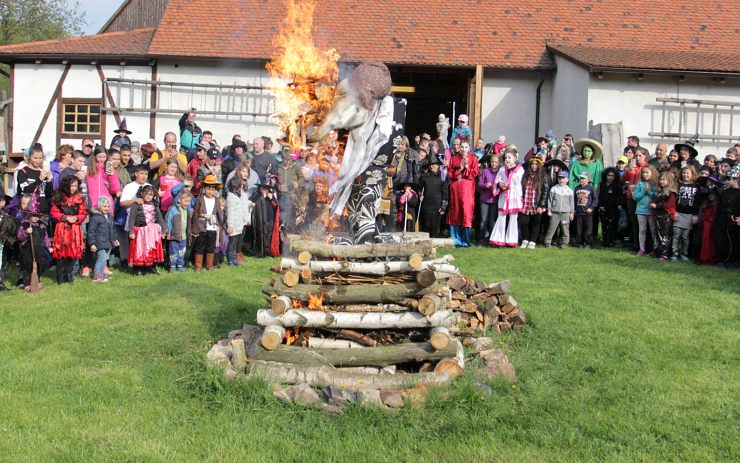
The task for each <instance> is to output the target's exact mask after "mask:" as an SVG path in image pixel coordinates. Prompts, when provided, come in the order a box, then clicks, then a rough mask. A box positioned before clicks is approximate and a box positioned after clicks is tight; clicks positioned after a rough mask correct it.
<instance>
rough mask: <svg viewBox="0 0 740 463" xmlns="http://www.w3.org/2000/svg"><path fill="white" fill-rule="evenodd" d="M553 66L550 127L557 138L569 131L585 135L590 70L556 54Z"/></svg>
mask: <svg viewBox="0 0 740 463" xmlns="http://www.w3.org/2000/svg"><path fill="white" fill-rule="evenodd" d="M555 65H556V66H557V70H556V72H555V76H554V78H553V86H552V106H551V107H552V112H551V119H550V120H551V124H552V129H553V130H555V133H556V134H557V136H558V138H562V136H563V134H565V133H572V134H573V136H574V137H575V138H582V137H585V136H586V135H588V123H587V121H588V120H587V119H586V115H587V114H588V103H589V100H588V88H589V87H588V86H589V73H588V72H587V71H586V70H585V69H583V68H582V67H580V66H577V65H575V64H573V63H572V62H570V61H568V60H566V59H563V58H561V57H559V56H556V57H555ZM610 122H611V121H610ZM543 133H544V132H543Z"/></svg>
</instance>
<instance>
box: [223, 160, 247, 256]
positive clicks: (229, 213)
mask: <svg viewBox="0 0 740 463" xmlns="http://www.w3.org/2000/svg"><path fill="white" fill-rule="evenodd" d="M227 189H228V193H227V194H226V232H227V233H228V234H229V246H228V248H227V250H226V258H227V264H228V265H232V266H235V267H238V266H239V262H238V261H237V258H236V255H237V253H238V252H241V249H242V241H243V237H244V227H246V226H247V223H248V222H249V213H250V209H251V207H250V201H249V195H248V194H247V192H246V191H245V190H244V181H243V180H242V178H241V176H238V175H237V176H234V177H233V178H232V179H231V180H229V184H228V187H227Z"/></svg>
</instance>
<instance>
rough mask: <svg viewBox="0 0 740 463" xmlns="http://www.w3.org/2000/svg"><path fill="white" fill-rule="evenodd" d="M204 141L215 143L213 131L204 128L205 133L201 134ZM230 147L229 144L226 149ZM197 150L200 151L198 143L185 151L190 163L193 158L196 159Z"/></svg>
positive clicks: (201, 139)
mask: <svg viewBox="0 0 740 463" xmlns="http://www.w3.org/2000/svg"><path fill="white" fill-rule="evenodd" d="M204 141H205V142H208V143H209V144H211V145H213V144H215V142H214V141H213V132H211V131H210V130H204V131H203V135H201V137H200V142H201V143H202V142H204ZM228 148H229V147H228V146H227V147H226V148H224V151H226V149H228ZM196 151H198V146H197V144H196V146H195V147H193V148H191V149H189V150H188V151H187V152H186V153H185V157H186V158H187V160H188V163H190V161H192V160H193V159H195V153H196Z"/></svg>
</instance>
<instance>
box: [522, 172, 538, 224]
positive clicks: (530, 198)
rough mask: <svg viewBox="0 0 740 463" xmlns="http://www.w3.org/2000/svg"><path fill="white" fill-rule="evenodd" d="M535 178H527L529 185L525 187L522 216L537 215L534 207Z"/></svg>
mask: <svg viewBox="0 0 740 463" xmlns="http://www.w3.org/2000/svg"><path fill="white" fill-rule="evenodd" d="M534 193H535V191H534V178H533V177H532V176H531V175H528V176H527V183H526V184H525V185H524V205H523V207H522V214H527V215H534V214H536V213H537V210H536V208H535V207H534Z"/></svg>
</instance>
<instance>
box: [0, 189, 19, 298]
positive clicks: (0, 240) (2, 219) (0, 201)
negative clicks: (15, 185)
mask: <svg viewBox="0 0 740 463" xmlns="http://www.w3.org/2000/svg"><path fill="white" fill-rule="evenodd" d="M9 199H10V197H9V196H6V195H4V194H0V291H7V290H8V288H7V287H5V283H4V280H5V266H4V265H3V264H4V262H3V259H4V258H5V253H4V252H3V251H4V250H5V246H6V245H7V246H8V248H10V246H12V245H13V243H15V238H16V226H15V220H13V217H12V216H11V215H10V214H8V213H7V212H5V210H4V208H5V204H6V203H7V202H8V200H9Z"/></svg>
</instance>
